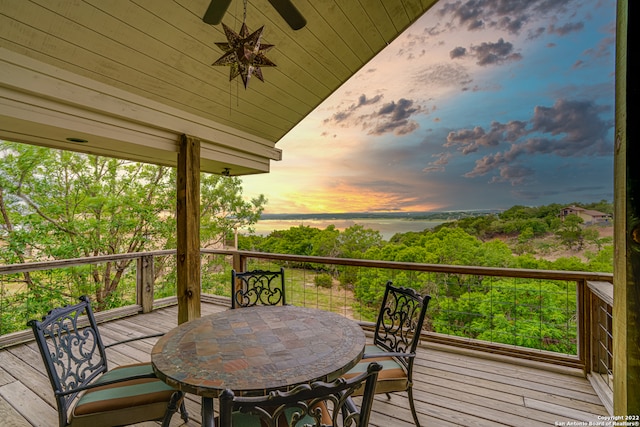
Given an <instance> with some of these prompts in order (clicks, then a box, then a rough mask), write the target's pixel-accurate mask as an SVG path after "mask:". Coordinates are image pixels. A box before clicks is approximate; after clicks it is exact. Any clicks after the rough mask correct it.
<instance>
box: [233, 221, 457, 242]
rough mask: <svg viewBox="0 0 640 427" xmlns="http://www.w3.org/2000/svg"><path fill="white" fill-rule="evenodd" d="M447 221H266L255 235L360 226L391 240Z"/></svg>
mask: <svg viewBox="0 0 640 427" xmlns="http://www.w3.org/2000/svg"><path fill="white" fill-rule="evenodd" d="M443 222H445V221H435V220H419V219H415V220H407V219H402V218H353V219H264V220H260V221H258V223H257V224H256V225H255V226H254V229H255V233H254V234H257V235H259V236H266V235H268V234H269V233H271V232H272V231H275V230H288V229H290V228H291V227H298V226H301V225H304V226H308V227H313V228H319V229H321V230H324V229H325V228H327V227H328V226H329V225H331V224H333V225H335V226H336V228H337V229H338V230H340V231H343V230H344V229H345V228H348V227H351V226H353V225H356V224H359V225H362V226H363V227H364V228H370V229H372V230H377V231H379V232H380V234H381V235H382V238H383V239H385V240H389V239H390V238H391V237H392V236H393V235H394V234H396V233H406V232H409V231H423V230H425V229H432V228H433V227H435V226H437V225H440V224H442V223H443ZM239 231H240V233H241V234H248V231H247V230H242V229H241V230H239Z"/></svg>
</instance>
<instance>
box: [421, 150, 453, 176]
mask: <svg viewBox="0 0 640 427" xmlns="http://www.w3.org/2000/svg"><path fill="white" fill-rule="evenodd" d="M431 157H436V158H437V160H435V161H433V162H429V164H428V165H427V167H425V168H424V169H422V172H425V173H430V172H444V170H445V166H446V165H448V164H449V159H450V158H451V153H448V152H444V153H437V154H433V155H432V156H431Z"/></svg>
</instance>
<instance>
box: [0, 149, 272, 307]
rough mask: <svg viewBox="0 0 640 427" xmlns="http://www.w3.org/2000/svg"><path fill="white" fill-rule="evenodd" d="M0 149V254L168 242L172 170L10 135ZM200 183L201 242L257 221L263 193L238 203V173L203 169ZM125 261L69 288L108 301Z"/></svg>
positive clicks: (60, 254) (19, 256)
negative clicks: (233, 175) (210, 173)
mask: <svg viewBox="0 0 640 427" xmlns="http://www.w3.org/2000/svg"><path fill="white" fill-rule="evenodd" d="M0 155H1V156H2V158H3V162H1V163H0V189H1V192H0V195H2V198H0V213H2V231H3V235H2V238H3V239H4V240H5V243H6V245H3V247H2V252H1V254H2V257H3V259H4V260H6V261H8V262H25V261H29V260H45V259H69V258H78V257H95V256H100V255H109V254H119V253H129V252H140V251H145V250H155V249H169V248H174V247H175V241H176V233H175V230H176V221H175V200H176V197H175V192H176V186H175V170H172V169H171V168H168V167H164V166H157V165H149V164H143V163H133V162H129V161H125V160H119V159H113V158H105V157H99V156H91V155H84V154H78V153H73V152H70V151H61V150H52V149H47V148H42V147H35V146H30V145H23V144H16V143H11V142H0ZM202 182H203V183H202V191H201V199H202V201H201V205H202V216H201V218H202V221H203V224H204V226H203V233H202V234H203V236H204V239H203V241H205V242H220V241H221V239H223V238H224V237H225V236H226V235H227V234H228V233H229V232H230V231H232V230H233V228H234V227H235V226H238V225H245V224H253V223H255V222H256V221H257V219H258V218H259V216H260V213H261V212H262V209H263V206H264V204H265V203H266V200H265V199H264V197H263V196H260V197H258V198H256V199H254V200H252V201H250V202H244V201H243V200H242V198H241V194H242V193H241V190H242V189H241V187H240V182H239V180H238V179H237V178H228V177H218V176H215V177H213V176H204V177H203V179H202ZM27 253H30V254H31V256H30V257H27V256H26V254H27ZM131 262H132V261H131V260H122V261H114V262H106V263H101V264H94V265H92V266H90V267H87V268H89V269H90V271H89V275H88V277H89V281H90V282H87V279H86V275H82V278H80V277H79V276H80V275H78V278H77V283H76V287H79V288H80V290H79V291H80V292H83V293H88V294H93V295H94V301H95V302H96V306H98V307H104V306H107V305H109V304H110V301H112V300H113V298H117V296H116V295H117V294H116V290H117V288H118V285H119V284H120V283H121V280H122V279H123V275H124V274H125V272H126V271H128V270H127V267H128V266H129V264H130V263H131ZM159 270H160V269H159ZM31 291H34V289H33V287H32V289H31Z"/></svg>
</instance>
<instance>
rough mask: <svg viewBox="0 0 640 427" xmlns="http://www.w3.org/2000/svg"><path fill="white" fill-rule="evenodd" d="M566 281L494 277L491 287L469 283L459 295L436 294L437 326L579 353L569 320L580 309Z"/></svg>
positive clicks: (445, 330)
mask: <svg viewBox="0 0 640 427" xmlns="http://www.w3.org/2000/svg"><path fill="white" fill-rule="evenodd" d="M486 286H487V285H485V287H486ZM566 286H567V285H566V284H564V283H555V282H550V281H537V282H533V281H532V282H522V283H515V281H513V280H496V281H494V282H493V283H492V284H491V285H490V290H488V291H487V290H486V289H485V288H483V287H481V288H479V289H476V288H477V286H476V285H470V288H469V289H470V290H469V291H468V292H466V293H463V294H461V295H460V296H459V297H457V298H451V297H440V298H439V299H438V302H437V308H436V310H437V311H438V315H437V316H434V317H433V328H434V330H436V331H437V332H440V333H445V334H450V335H456V336H462V337H468V338H473V339H480V340H486V341H490V342H500V343H504V344H511V345H519V346H524V347H529V348H537V349H542V350H549V351H556V352H561V353H567V354H576V335H575V325H572V324H571V323H572V322H573V319H574V317H575V314H576V313H575V291H573V290H567V289H566ZM567 296H569V297H570V298H569V299H567Z"/></svg>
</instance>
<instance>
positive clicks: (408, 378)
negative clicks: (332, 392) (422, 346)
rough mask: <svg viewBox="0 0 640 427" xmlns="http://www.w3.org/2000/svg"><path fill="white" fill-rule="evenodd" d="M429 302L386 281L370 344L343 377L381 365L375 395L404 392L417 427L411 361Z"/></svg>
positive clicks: (407, 289)
mask: <svg viewBox="0 0 640 427" xmlns="http://www.w3.org/2000/svg"><path fill="white" fill-rule="evenodd" d="M430 299H431V297H430V296H429V295H426V296H424V297H423V296H421V295H420V294H418V293H417V292H416V291H415V290H413V289H409V288H402V287H395V286H393V284H392V282H391V281H389V282H387V285H386V289H385V293H384V298H383V300H382V306H381V307H380V312H379V313H378V321H377V323H376V331H375V335H374V339H373V345H367V346H366V348H365V351H364V352H365V354H364V356H363V358H362V360H361V361H360V363H358V365H356V366H355V367H354V368H353V369H352V370H350V371H349V372H348V373H347V374H346V375H345V378H350V377H352V376H354V375H358V374H359V373H361V372H362V371H363V370H364V369H366V364H367V363H369V362H371V361H372V360H373V361H376V362H379V363H380V364H382V366H383V368H382V371H381V372H380V376H379V378H378V384H377V387H376V393H386V394H387V396H389V393H392V392H399V391H406V392H407V393H408V395H409V403H410V405H411V413H412V415H413V421H414V422H415V424H416V426H417V427H420V422H419V421H418V415H417V414H416V407H415V403H414V402H413V362H414V360H415V357H416V347H417V346H418V342H419V341H420V332H421V331H422V324H423V323H424V317H425V315H426V312H427V305H428V304H429V300H430Z"/></svg>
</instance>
